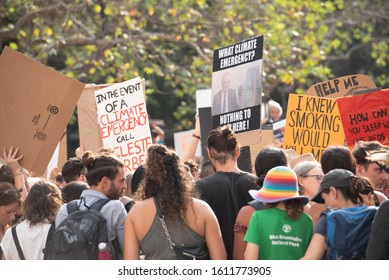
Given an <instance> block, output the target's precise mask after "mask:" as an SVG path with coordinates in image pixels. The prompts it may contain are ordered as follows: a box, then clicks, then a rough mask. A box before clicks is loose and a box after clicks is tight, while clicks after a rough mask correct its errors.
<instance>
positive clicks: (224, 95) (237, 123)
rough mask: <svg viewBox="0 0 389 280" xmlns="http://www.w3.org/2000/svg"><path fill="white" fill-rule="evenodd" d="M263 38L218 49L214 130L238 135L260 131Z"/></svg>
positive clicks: (216, 55) (213, 106) (214, 67)
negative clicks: (220, 128) (224, 129)
mask: <svg viewBox="0 0 389 280" xmlns="http://www.w3.org/2000/svg"><path fill="white" fill-rule="evenodd" d="M263 40H264V36H263V35H262V36H258V37H254V38H251V39H247V40H245V41H241V42H239V43H237V44H234V45H230V46H227V47H222V48H219V49H216V50H215V51H214V55H213V73H212V87H211V92H212V106H211V108H212V109H211V112H212V127H213V128H216V127H218V126H221V125H225V124H227V123H230V124H231V125H232V129H233V131H234V132H235V133H241V132H247V131H251V130H256V129H259V128H260V116H261V112H260V111H261V99H262V53H263Z"/></svg>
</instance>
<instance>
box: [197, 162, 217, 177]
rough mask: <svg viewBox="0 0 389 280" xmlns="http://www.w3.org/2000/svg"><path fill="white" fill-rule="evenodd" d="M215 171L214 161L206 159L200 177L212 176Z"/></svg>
mask: <svg viewBox="0 0 389 280" xmlns="http://www.w3.org/2000/svg"><path fill="white" fill-rule="evenodd" d="M215 172H216V171H215V168H214V167H213V165H212V162H211V161H210V160H209V159H207V160H206V161H204V163H203V165H202V166H201V170H200V178H205V177H208V176H211V175H213V174H215Z"/></svg>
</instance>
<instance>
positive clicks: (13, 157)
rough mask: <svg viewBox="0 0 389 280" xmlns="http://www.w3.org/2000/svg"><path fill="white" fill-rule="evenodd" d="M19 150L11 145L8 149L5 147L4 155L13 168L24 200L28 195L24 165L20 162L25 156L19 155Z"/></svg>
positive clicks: (17, 186) (16, 184)
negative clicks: (23, 170)
mask: <svg viewBox="0 0 389 280" xmlns="http://www.w3.org/2000/svg"><path fill="white" fill-rule="evenodd" d="M18 152H19V148H14V147H13V146H11V148H9V150H8V151H7V150H6V149H5V148H3V157H4V159H5V162H6V163H7V165H8V166H9V168H11V170H12V173H13V175H14V179H15V187H16V188H18V189H19V190H21V192H20V194H21V196H22V200H24V199H25V198H26V196H27V188H26V184H25V181H24V176H23V172H22V167H21V166H20V164H19V160H21V159H22V158H23V155H20V156H17V155H18Z"/></svg>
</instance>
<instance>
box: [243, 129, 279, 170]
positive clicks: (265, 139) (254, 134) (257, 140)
mask: <svg viewBox="0 0 389 280" xmlns="http://www.w3.org/2000/svg"><path fill="white" fill-rule="evenodd" d="M236 137H237V139H238V142H239V144H240V145H241V146H242V147H249V151H250V159H251V167H252V169H253V170H252V172H255V170H254V167H255V159H256V157H257V155H258V153H259V152H260V151H261V150H262V149H263V148H265V147H267V146H270V145H273V130H272V129H269V130H266V129H259V130H255V131H248V132H244V133H239V134H237V135H236Z"/></svg>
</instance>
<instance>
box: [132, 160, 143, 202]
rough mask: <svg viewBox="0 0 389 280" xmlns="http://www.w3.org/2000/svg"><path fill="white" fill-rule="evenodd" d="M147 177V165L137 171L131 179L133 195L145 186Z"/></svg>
mask: <svg viewBox="0 0 389 280" xmlns="http://www.w3.org/2000/svg"><path fill="white" fill-rule="evenodd" d="M145 177H146V167H145V165H143V164H142V165H140V166H139V167H138V168H137V169H135V171H134V174H133V175H132V179H131V193H132V195H135V193H136V192H137V191H138V189H139V187H140V186H141V185H142V184H143V182H144V181H143V180H144V178H145Z"/></svg>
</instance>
